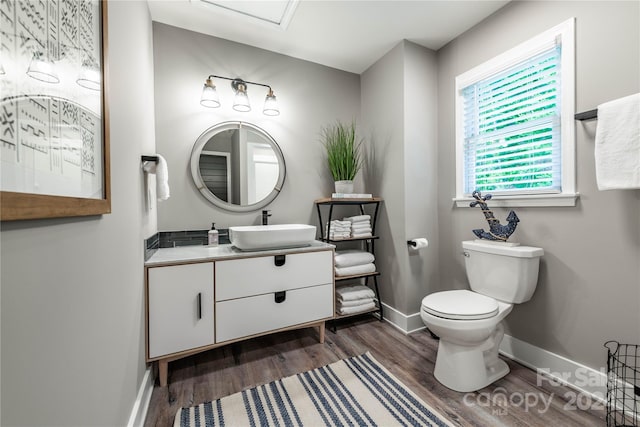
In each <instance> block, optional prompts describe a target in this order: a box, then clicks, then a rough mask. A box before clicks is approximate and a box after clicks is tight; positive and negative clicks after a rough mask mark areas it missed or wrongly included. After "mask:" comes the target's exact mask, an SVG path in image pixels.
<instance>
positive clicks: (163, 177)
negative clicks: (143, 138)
mask: <svg viewBox="0 0 640 427" xmlns="http://www.w3.org/2000/svg"><path fill="white" fill-rule="evenodd" d="M156 156H158V164H157V165H156V171H155V172H156V196H157V197H158V200H161V201H162V200H167V199H168V198H169V196H170V192H169V170H168V168H167V161H166V160H165V159H164V157H162V156H161V155H160V154H156Z"/></svg>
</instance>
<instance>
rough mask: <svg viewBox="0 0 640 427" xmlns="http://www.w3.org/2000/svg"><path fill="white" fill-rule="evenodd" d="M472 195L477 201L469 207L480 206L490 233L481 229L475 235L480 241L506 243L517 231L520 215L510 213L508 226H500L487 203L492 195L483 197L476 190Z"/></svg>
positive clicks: (475, 231)
mask: <svg viewBox="0 0 640 427" xmlns="http://www.w3.org/2000/svg"><path fill="white" fill-rule="evenodd" d="M471 195H472V196H473V198H474V199H476V200H475V202H471V203H469V206H471V207H472V208H474V207H476V206H480V208H481V209H482V213H483V214H484V217H485V218H486V220H487V222H488V223H489V231H484V230H483V229H480V228H479V229H476V230H473V234H475V235H476V236H477V237H478V238H480V239H486V240H495V241H498V242H506V241H507V239H508V238H509V236H511V235H512V234H513V232H514V231H516V227H517V226H518V223H519V222H520V219H519V218H518V215H516V213H515V212H514V211H511V212H509V215H508V216H507V223H508V224H507V225H502V224H500V221H499V220H498V219H497V218H496V217H494V216H493V212H492V211H491V209H489V206H487V203H486V202H487V200H490V199H491V194H487V195H485V196H484V197H482V194H480V192H479V191H477V190H476V191H474V192H473V193H472V194H471Z"/></svg>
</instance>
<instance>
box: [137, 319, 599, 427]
mask: <svg viewBox="0 0 640 427" xmlns="http://www.w3.org/2000/svg"><path fill="white" fill-rule="evenodd" d="M437 348H438V341H437V340H435V339H433V338H432V337H431V336H430V334H429V333H428V332H427V331H420V332H415V333H412V334H410V335H404V334H403V333H402V332H400V331H399V330H397V329H396V328H394V327H393V326H391V325H390V324H388V323H386V322H379V321H377V320H376V319H374V318H373V317H371V316H368V317H361V318H359V319H350V320H349V321H345V322H342V323H338V324H337V332H336V333H333V332H330V331H329V330H327V333H326V341H325V343H324V345H323V344H320V343H318V340H317V329H316V328H313V329H312V328H307V329H303V330H298V331H288V332H282V333H279V334H275V335H271V336H266V337H260V338H255V339H252V340H248V341H244V342H240V343H236V344H231V345H229V346H225V347H220V348H217V349H214V350H210V351H208V352H205V353H201V354H198V355H194V356H191V357H188V358H185V359H181V360H178V361H175V362H172V363H170V364H169V385H168V386H167V387H163V388H161V387H158V386H157V385H156V387H155V389H154V390H153V395H152V397H151V403H150V407H149V411H148V414H147V419H146V422H145V427H152V426H162V427H166V426H170V425H172V423H173V419H174V417H175V414H176V412H177V411H178V409H179V408H180V407H182V406H192V405H197V404H200V403H203V402H206V401H211V400H215V399H218V398H220V397H223V396H227V395H229V394H232V393H235V392H238V391H241V390H244V389H246V388H250V387H253V386H256V385H260V384H264V383H267V382H270V381H273V380H276V379H279V378H282V377H286V376H289V375H294V374H297V373H299V372H303V371H307V370H310V369H314V368H317V367H320V366H323V365H327V364H329V363H333V362H336V361H338V360H340V359H344V358H347V357H351V356H356V355H359V354H362V353H364V352H367V351H369V352H370V353H371V354H372V355H373V356H374V357H375V358H376V359H377V360H378V361H379V362H380V363H382V364H383V365H384V366H385V367H386V368H387V369H389V371H391V372H392V373H393V374H394V375H395V376H396V377H397V378H398V379H399V380H400V381H402V382H403V383H404V384H405V385H406V386H407V387H409V388H410V389H411V390H412V391H413V392H415V393H416V394H417V395H418V396H420V397H421V398H422V399H423V400H424V401H425V402H426V403H427V404H429V405H430V406H431V407H433V408H434V409H436V410H437V411H439V412H440V413H441V414H443V415H444V416H446V417H448V418H449V419H450V420H451V421H452V422H453V423H454V424H455V425H458V426H554V427H555V426H585V427H586V426H602V425H604V424H605V421H604V419H605V412H606V411H605V409H604V408H603V407H602V405H600V404H598V403H596V402H592V401H590V400H588V396H577V392H575V391H574V390H572V389H570V388H567V387H562V386H558V385H554V384H552V383H551V382H550V381H547V380H544V381H538V378H537V375H536V373H535V372H534V371H532V370H531V369H529V368H526V367H524V366H522V365H520V364H518V363H515V362H513V361H511V360H507V363H508V364H509V367H510V368H511V373H510V374H509V375H507V376H506V377H505V378H503V379H501V380H499V381H497V382H496V383H494V384H492V385H490V386H489V387H486V388H484V389H482V390H479V391H478V392H475V393H469V394H466V393H458V392H455V391H452V390H449V389H447V388H446V387H444V386H442V385H441V384H440V383H439V382H438V381H437V380H436V379H435V378H434V376H433V367H434V364H435V359H436V351H437ZM538 382H540V383H541V384H540V385H537V383H538ZM576 397H577V399H576ZM576 406H578V407H581V408H586V407H588V408H590V410H588V411H585V410H579V409H577V408H576Z"/></svg>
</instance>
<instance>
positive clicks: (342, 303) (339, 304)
mask: <svg viewBox="0 0 640 427" xmlns="http://www.w3.org/2000/svg"><path fill="white" fill-rule="evenodd" d="M372 302H373V298H363V299H358V300H353V301H342V300H340V298H336V307H338V308H341V307H357V306H359V305H365V304H371V303H372Z"/></svg>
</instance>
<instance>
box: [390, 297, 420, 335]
mask: <svg viewBox="0 0 640 427" xmlns="http://www.w3.org/2000/svg"><path fill="white" fill-rule="evenodd" d="M382 311H383V313H384V320H386V321H387V322H389V323H390V324H391V325H393V326H395V327H396V328H398V329H399V330H401V331H402V332H403V333H405V334H410V333H412V332H416V331H419V330H421V329H424V328H425V326H424V323H423V322H422V318H421V317H420V313H413V314H410V315H408V316H407V315H406V314H404V313H401V312H399V311H398V310H396V309H395V308H393V307H391V306H389V305H387V304H385V303H382Z"/></svg>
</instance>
